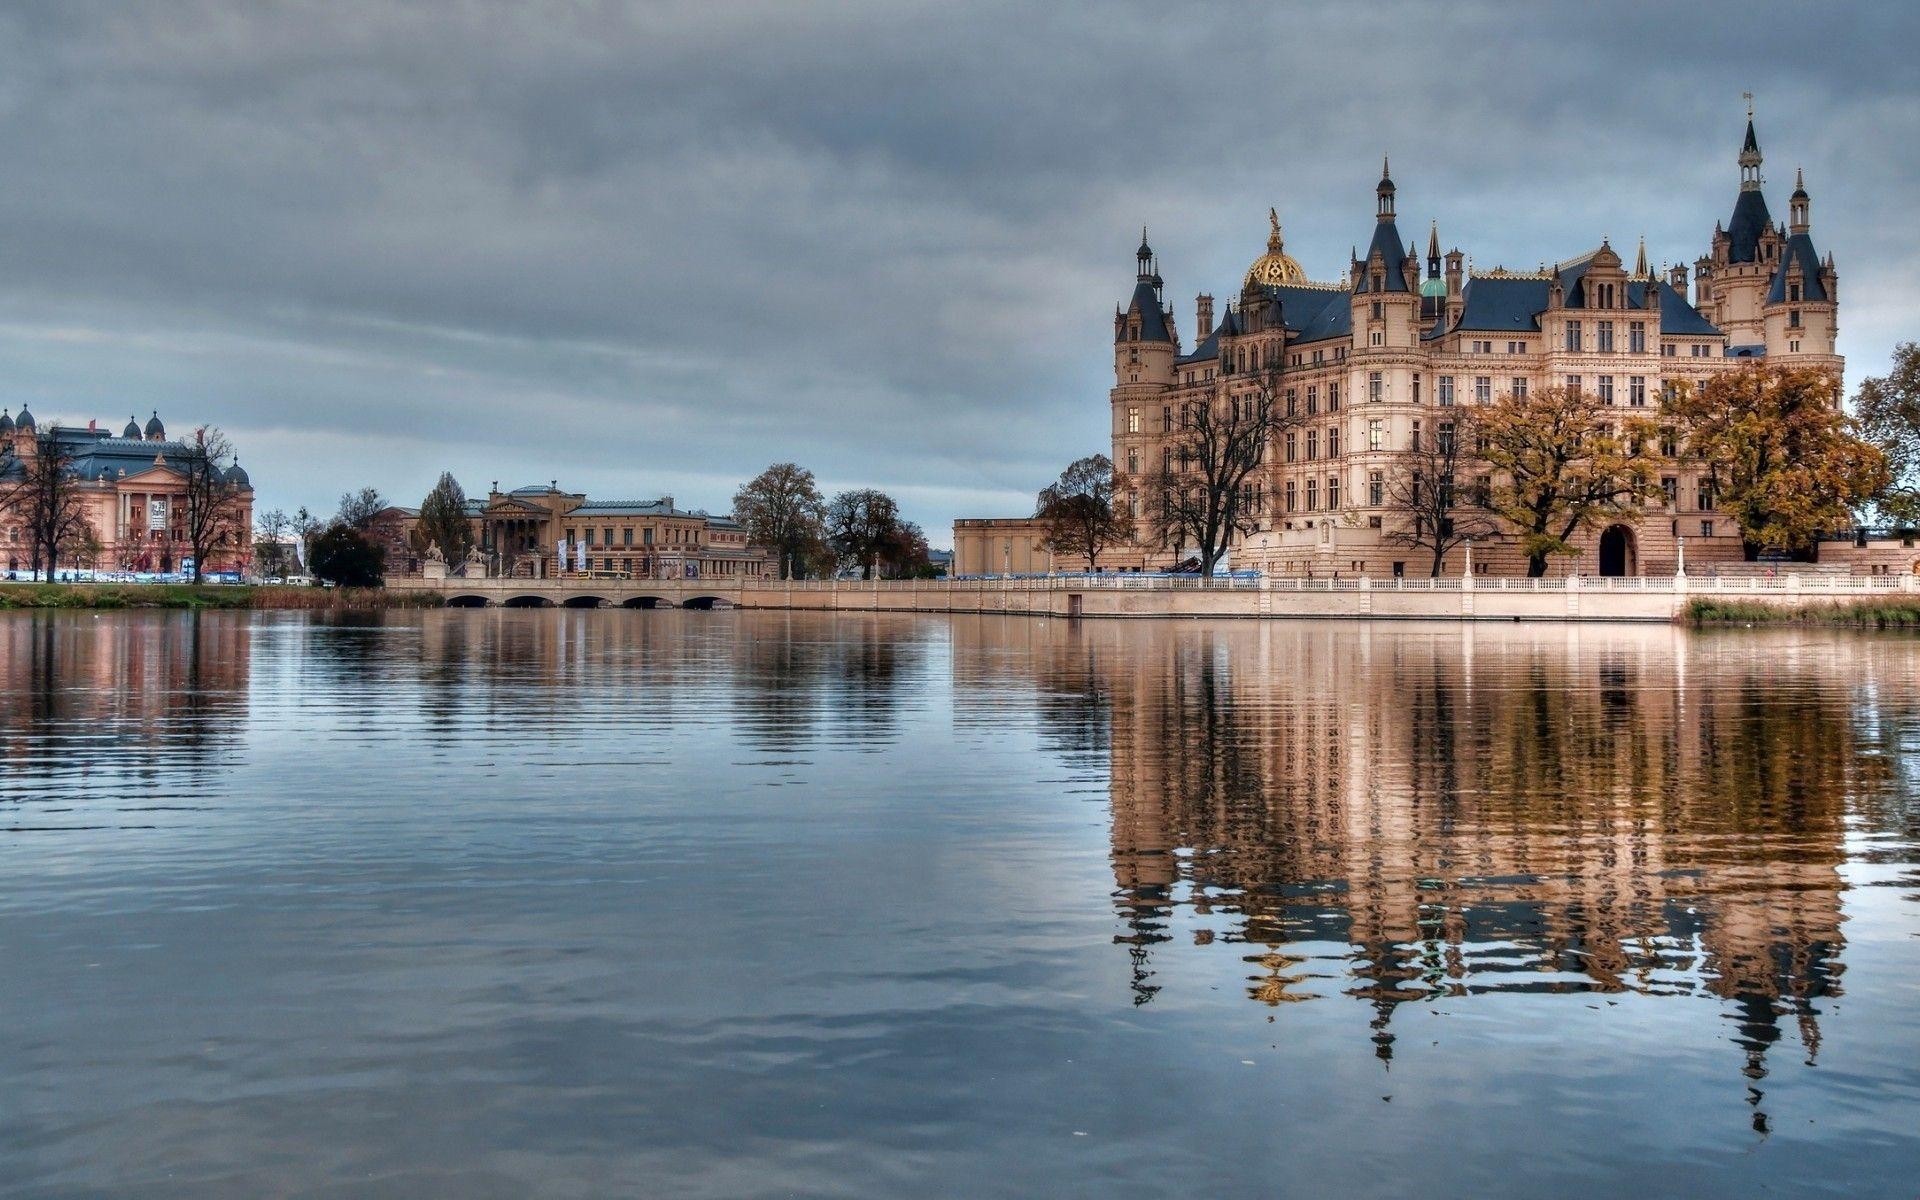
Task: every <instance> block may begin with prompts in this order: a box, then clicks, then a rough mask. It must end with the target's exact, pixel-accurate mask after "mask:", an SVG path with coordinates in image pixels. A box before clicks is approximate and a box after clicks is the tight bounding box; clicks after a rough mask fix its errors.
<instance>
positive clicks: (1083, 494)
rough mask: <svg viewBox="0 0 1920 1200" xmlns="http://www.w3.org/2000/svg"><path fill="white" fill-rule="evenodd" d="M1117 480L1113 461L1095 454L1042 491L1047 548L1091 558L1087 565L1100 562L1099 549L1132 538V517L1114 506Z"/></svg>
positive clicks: (1040, 509)
mask: <svg viewBox="0 0 1920 1200" xmlns="http://www.w3.org/2000/svg"><path fill="white" fill-rule="evenodd" d="M1116 486H1117V481H1116V480H1115V478H1114V474H1113V463H1112V462H1110V461H1109V460H1108V458H1107V456H1106V455H1104V454H1092V455H1088V456H1087V457H1086V458H1083V459H1080V460H1078V461H1077V462H1074V463H1072V464H1071V465H1069V466H1068V467H1067V469H1066V470H1064V471H1062V472H1060V478H1059V479H1058V480H1056V481H1054V482H1053V483H1050V484H1048V485H1047V486H1046V487H1044V488H1042V489H1041V490H1040V498H1039V503H1038V504H1037V506H1036V507H1035V509H1034V516H1036V517H1038V518H1040V520H1041V521H1043V522H1045V524H1046V527H1047V538H1046V543H1045V544H1046V548H1047V549H1048V550H1050V551H1052V552H1053V553H1055V554H1070V555H1072V556H1074V557H1075V558H1084V559H1086V560H1087V570H1089V571H1092V570H1095V569H1097V568H1098V567H1099V559H1100V552H1101V551H1102V550H1106V549H1109V548H1111V547H1113V546H1119V545H1124V544H1126V543H1127V542H1130V541H1132V540H1133V517H1132V516H1131V515H1130V514H1129V513H1128V512H1127V511H1126V509H1125V508H1116V507H1115V505H1114V496H1115V488H1116Z"/></svg>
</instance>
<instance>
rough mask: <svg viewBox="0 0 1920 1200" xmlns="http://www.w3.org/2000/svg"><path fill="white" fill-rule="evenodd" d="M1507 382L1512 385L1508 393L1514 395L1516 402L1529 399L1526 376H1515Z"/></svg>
mask: <svg viewBox="0 0 1920 1200" xmlns="http://www.w3.org/2000/svg"><path fill="white" fill-rule="evenodd" d="M1507 382H1508V383H1509V384H1511V385H1512V386H1511V387H1509V388H1508V389H1507V391H1508V392H1509V393H1511V394H1512V396H1513V398H1514V399H1515V400H1525V399H1526V398H1527V377H1526V376H1525V375H1515V376H1514V377H1513V378H1512V379H1510V380H1508V381H1507Z"/></svg>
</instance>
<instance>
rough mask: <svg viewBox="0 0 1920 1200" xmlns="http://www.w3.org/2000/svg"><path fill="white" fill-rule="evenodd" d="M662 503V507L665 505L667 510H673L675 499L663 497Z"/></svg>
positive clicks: (661, 498)
mask: <svg viewBox="0 0 1920 1200" xmlns="http://www.w3.org/2000/svg"><path fill="white" fill-rule="evenodd" d="M660 503H661V505H663V506H664V507H666V508H672V507H673V497H672V496H662V497H660Z"/></svg>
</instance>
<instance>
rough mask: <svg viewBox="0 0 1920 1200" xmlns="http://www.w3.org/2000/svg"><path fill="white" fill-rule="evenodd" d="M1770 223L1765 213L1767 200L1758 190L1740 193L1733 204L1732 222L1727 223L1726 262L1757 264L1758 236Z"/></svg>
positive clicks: (1768, 216)
mask: <svg viewBox="0 0 1920 1200" xmlns="http://www.w3.org/2000/svg"><path fill="white" fill-rule="evenodd" d="M1772 223H1773V217H1772V216H1771V215H1769V214H1768V212H1767V198H1766V197H1765V196H1762V195H1761V194H1760V189H1759V188H1755V189H1753V190H1752V191H1750V192H1741V193H1740V198H1739V199H1738V200H1736V201H1734V203H1733V220H1731V221H1729V222H1727V238H1728V240H1729V241H1730V242H1731V245H1729V246H1728V247H1727V261H1728V262H1737V263H1742V262H1757V261H1758V260H1759V258H1760V235H1761V234H1763V233H1765V232H1766V231H1767V229H1768V228H1769V227H1770V226H1771V225H1772Z"/></svg>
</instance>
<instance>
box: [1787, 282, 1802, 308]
mask: <svg viewBox="0 0 1920 1200" xmlns="http://www.w3.org/2000/svg"><path fill="white" fill-rule="evenodd" d="M1787 299H1789V300H1791V301H1793V302H1794V303H1795V304H1798V303H1800V285H1799V284H1798V283H1790V284H1788V285H1787Z"/></svg>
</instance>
